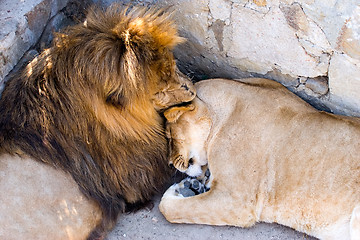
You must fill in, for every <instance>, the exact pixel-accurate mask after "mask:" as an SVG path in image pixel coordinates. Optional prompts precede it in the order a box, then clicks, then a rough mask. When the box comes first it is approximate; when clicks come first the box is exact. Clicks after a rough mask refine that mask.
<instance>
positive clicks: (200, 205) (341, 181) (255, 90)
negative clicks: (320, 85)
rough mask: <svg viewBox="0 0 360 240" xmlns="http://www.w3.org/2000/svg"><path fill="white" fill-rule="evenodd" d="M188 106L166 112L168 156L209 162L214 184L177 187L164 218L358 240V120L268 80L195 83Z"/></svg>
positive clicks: (187, 166) (195, 165) (189, 163)
mask: <svg viewBox="0 0 360 240" xmlns="http://www.w3.org/2000/svg"><path fill="white" fill-rule="evenodd" d="M196 88H197V94H198V95H197V96H198V97H197V98H196V99H195V100H194V101H193V103H192V104H191V105H188V106H180V107H173V108H171V109H169V110H167V111H166V112H165V116H166V118H167V120H168V124H167V129H168V130H167V131H168V134H169V137H170V141H171V145H170V147H171V149H170V151H171V156H170V163H172V164H174V166H175V167H177V168H178V169H179V170H181V171H185V172H186V173H188V174H190V175H196V174H199V173H200V172H201V171H200V166H201V165H204V164H206V163H208V166H209V168H210V171H211V177H210V184H211V189H210V190H209V191H208V192H206V193H203V194H200V195H196V196H194V197H187V198H185V197H183V196H182V195H180V194H178V191H177V188H178V186H177V185H173V186H172V187H170V188H169V189H168V190H167V191H166V192H165V194H164V195H163V198H162V200H161V203H160V210H161V212H162V213H163V214H164V216H165V217H166V219H167V220H169V221H170V222H174V223H199V224H211V225H234V226H240V227H250V226H252V225H254V224H255V223H256V222H260V221H261V222H269V223H272V222H276V223H279V224H283V225H286V226H289V227H291V228H294V229H296V230H298V231H301V232H305V233H307V234H309V235H312V236H315V237H317V238H320V239H334V240H335V239H351V240H355V239H360V208H359V206H360V121H359V119H357V118H351V117H344V116H336V115H333V114H329V113H326V112H319V111H317V110H315V109H314V108H312V107H311V106H310V105H309V104H307V103H305V102H304V101H302V100H301V99H300V98H298V97H297V96H295V95H294V94H292V93H291V92H289V91H288V90H287V89H286V88H285V87H283V86H281V85H280V84H278V83H276V82H273V81H270V80H266V79H242V80H239V81H230V80H223V79H219V80H208V81H202V82H199V83H197V84H196Z"/></svg>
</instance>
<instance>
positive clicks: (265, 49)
mask: <svg viewBox="0 0 360 240" xmlns="http://www.w3.org/2000/svg"><path fill="white" fill-rule="evenodd" d="M71 2H77V3H78V2H82V4H80V5H79V4H78V5H76V7H78V8H79V7H80V8H82V7H83V5H84V2H95V3H96V4H102V5H109V4H111V3H112V2H114V0H93V1H90V0H89V1H87V0H77V1H75V0H73V1H72V0H19V1H12V0H4V1H2V2H1V3H0V5H1V8H0V9H1V10H0V22H1V24H2V25H3V26H5V27H4V28H3V29H1V31H0V82H1V81H2V79H3V78H4V76H6V75H7V74H8V72H9V71H10V70H11V69H12V68H13V67H14V65H15V64H16V63H17V62H18V61H19V59H20V58H21V56H23V54H24V52H25V51H26V50H28V49H29V48H30V47H31V46H34V45H36V43H37V44H38V46H39V44H40V43H42V42H45V43H47V42H49V41H50V40H51V34H45V33H46V32H50V31H51V30H57V29H59V28H60V27H61V26H63V25H66V24H68V22H67V21H64V19H65V20H66V19H68V18H69V15H72V14H74V12H72V11H70V12H68V14H66V11H64V9H66V8H64V7H65V5H66V4H68V3H71ZM121 2H122V3H124V4H128V3H131V4H143V5H157V6H168V5H171V6H173V7H172V9H174V10H175V12H174V18H175V21H176V22H177V24H178V26H179V29H180V33H181V35H183V36H184V37H185V38H187V39H188V41H187V42H186V43H185V44H182V45H180V46H179V47H178V48H177V49H176V50H175V56H176V57H177V59H178V64H179V67H180V69H181V70H182V71H183V72H186V73H188V74H189V75H190V76H192V77H193V78H194V79H195V80H201V79H206V78H213V77H226V78H240V77H267V78H271V79H274V80H276V81H279V82H281V83H282V84H283V85H285V86H286V87H288V88H289V89H290V90H291V91H293V92H295V93H296V94H298V95H299V96H301V97H302V98H304V99H306V100H307V101H309V102H310V103H311V104H312V105H314V106H315V107H317V108H318V109H322V110H326V111H331V112H335V113H339V114H346V115H356V116H360V3H358V1H357V0H297V1H293V0H136V1H135V0H134V1H130V0H123V1H121ZM14 3H15V8H14V7H12V8H10V7H9V6H10V5H11V4H12V5H11V6H13V5H14ZM68 5H69V4H68ZM74 8H75V7H72V9H73V10H74ZM80 10H83V9H80ZM45 26H47V27H45ZM44 29H45V31H44ZM46 29H47V30H46ZM41 36H42V37H41ZM49 36H50V37H49ZM39 39H40V41H39ZM40 45H41V44H40Z"/></svg>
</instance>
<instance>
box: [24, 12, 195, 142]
mask: <svg viewBox="0 0 360 240" xmlns="http://www.w3.org/2000/svg"><path fill="white" fill-rule="evenodd" d="M182 41H183V39H182V38H181V37H179V36H178V34H177V30H176V27H175V25H174V24H173V22H172V21H171V20H170V19H169V14H167V13H165V12H163V11H161V10H154V9H150V10H146V9H144V8H134V9H132V10H128V9H125V10H124V9H122V8H119V6H118V5H113V6H111V7H110V8H108V9H107V10H106V11H105V12H104V11H101V10H97V9H92V10H90V11H89V13H88V15H87V18H86V21H85V22H84V23H83V24H78V25H76V26H72V27H69V28H68V29H66V30H65V31H64V32H63V33H61V34H57V37H56V39H55V43H54V47H53V48H51V49H49V51H48V52H45V55H46V56H41V58H42V59H45V61H46V64H45V65H46V66H47V69H43V71H44V72H45V74H46V76H49V77H51V76H50V75H52V74H56V78H57V79H58V80H59V81H58V84H64V86H63V87H66V88H69V87H71V88H72V89H75V91H76V93H75V92H74V94H79V93H78V89H83V92H82V93H81V95H80V96H79V97H77V99H80V98H81V99H82V101H83V102H84V104H87V106H86V107H87V108H88V109H89V110H90V111H92V113H93V115H94V116H95V117H96V118H97V119H98V120H99V121H101V122H102V123H104V124H105V126H106V127H107V128H108V129H109V130H111V131H113V132H117V133H118V134H123V135H126V136H129V134H134V137H137V138H144V137H145V136H144V131H143V130H144V125H156V123H157V122H158V121H159V119H158V115H157V113H156V111H155V110H157V111H160V110H163V109H166V108H168V107H170V106H172V105H176V104H179V103H182V102H188V101H191V100H192V99H193V98H194V97H195V88H194V87H193V84H192V83H191V81H190V80H189V79H188V78H187V77H186V76H185V75H184V74H182V73H180V72H179V70H178V69H177V67H176V63H175V60H174V57H173V54H172V49H173V48H174V47H175V46H176V45H177V44H178V43H181V42H182ZM35 61H37V60H35ZM31 67H32V66H31V65H30V68H31ZM28 71H31V69H29V70H28ZM54 71H56V72H54ZM46 84H50V83H48V82H47V81H46V79H45V80H44V82H43V83H42V84H41V85H42V86H43V87H44V91H43V92H44V94H46ZM40 90H41V86H39V91H40ZM69 91H71V90H69ZM109 113H111V114H109ZM120 115H121V116H120ZM124 120H125V121H127V124H126V123H125V122H124ZM139 123H140V124H139ZM129 128H131V129H132V132H129ZM146 137H149V136H146Z"/></svg>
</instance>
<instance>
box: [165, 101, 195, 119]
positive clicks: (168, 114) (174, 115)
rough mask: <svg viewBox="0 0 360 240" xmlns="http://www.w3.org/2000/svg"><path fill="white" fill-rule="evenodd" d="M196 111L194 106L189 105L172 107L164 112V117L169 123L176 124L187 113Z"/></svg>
mask: <svg viewBox="0 0 360 240" xmlns="http://www.w3.org/2000/svg"><path fill="white" fill-rule="evenodd" d="M194 109H195V106H194V104H189V105H186V106H180V107H172V108H170V109H168V110H166V111H165V112H164V116H165V118H166V120H167V121H168V122H170V123H174V122H176V121H177V120H178V119H179V118H180V117H181V115H183V114H184V113H185V112H189V111H193V110H194Z"/></svg>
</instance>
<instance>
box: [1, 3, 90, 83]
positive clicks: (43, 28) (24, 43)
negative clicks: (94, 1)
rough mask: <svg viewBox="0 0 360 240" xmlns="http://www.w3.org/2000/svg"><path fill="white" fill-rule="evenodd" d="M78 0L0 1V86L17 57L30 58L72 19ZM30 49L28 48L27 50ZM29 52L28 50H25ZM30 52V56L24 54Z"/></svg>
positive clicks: (78, 7)
mask: <svg viewBox="0 0 360 240" xmlns="http://www.w3.org/2000/svg"><path fill="white" fill-rule="evenodd" d="M82 2H83V1H79V0H16V1H14V0H2V1H0V24H1V26H2V27H1V28H0V89H1V85H2V83H3V80H4V78H5V76H6V75H7V74H9V72H10V71H11V70H12V69H13V68H14V66H15V65H16V64H17V63H18V62H19V60H20V59H22V58H24V60H25V61H26V60H27V59H30V58H32V56H33V55H35V54H37V51H38V50H40V49H42V48H44V47H45V46H46V45H48V44H49V43H50V42H51V40H52V32H53V31H58V30H59V29H60V28H62V27H64V26H66V25H69V24H71V23H72V22H73V18H74V16H75V17H78V16H79V14H78V12H79V10H80V11H81V10H83V9H81V8H82V6H83V5H84V4H83V3H82ZM29 50H30V51H29ZM27 51H29V52H27ZM27 55H29V56H27Z"/></svg>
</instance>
